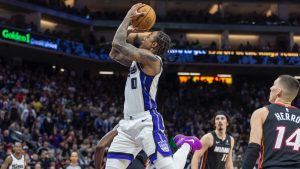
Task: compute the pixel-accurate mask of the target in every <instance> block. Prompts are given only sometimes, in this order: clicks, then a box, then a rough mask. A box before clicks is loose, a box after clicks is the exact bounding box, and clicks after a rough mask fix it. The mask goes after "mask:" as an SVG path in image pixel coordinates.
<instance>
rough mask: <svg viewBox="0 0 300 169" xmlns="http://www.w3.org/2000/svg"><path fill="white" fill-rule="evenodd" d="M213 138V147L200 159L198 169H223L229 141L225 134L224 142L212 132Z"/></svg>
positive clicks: (229, 145)
mask: <svg viewBox="0 0 300 169" xmlns="http://www.w3.org/2000/svg"><path fill="white" fill-rule="evenodd" d="M211 134H212V135H213V137H214V140H213V143H214V144H213V146H211V147H209V148H208V149H207V151H206V152H205V153H204V155H203V156H202V159H201V164H200V169H225V163H226V160H227V157H228V155H229V152H230V147H231V139H230V135H228V134H226V138H225V140H224V141H222V140H221V139H219V138H218V137H217V135H216V133H215V131H212V132H211Z"/></svg>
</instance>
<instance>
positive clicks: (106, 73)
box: [99, 71, 114, 75]
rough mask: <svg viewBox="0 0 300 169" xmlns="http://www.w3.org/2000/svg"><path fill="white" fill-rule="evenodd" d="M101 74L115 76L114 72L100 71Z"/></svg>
mask: <svg viewBox="0 0 300 169" xmlns="http://www.w3.org/2000/svg"><path fill="white" fill-rule="evenodd" d="M99 74H100V75H113V74H114V72H112V71H99Z"/></svg>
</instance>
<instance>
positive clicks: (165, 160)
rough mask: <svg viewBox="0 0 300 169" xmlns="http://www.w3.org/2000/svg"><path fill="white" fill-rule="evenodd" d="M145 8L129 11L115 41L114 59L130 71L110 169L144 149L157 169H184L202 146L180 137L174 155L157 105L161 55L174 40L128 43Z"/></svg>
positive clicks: (159, 35)
mask: <svg viewBox="0 0 300 169" xmlns="http://www.w3.org/2000/svg"><path fill="white" fill-rule="evenodd" d="M141 6H142V4H140V3H139V4H136V5H134V6H133V7H132V8H131V9H130V10H129V11H128V13H127V15H126V17H125V18H124V20H123V22H122V23H121V25H120V26H119V28H118V30H117V32H116V34H115V36H114V39H113V42H112V49H111V52H110V57H111V58H112V59H113V60H115V61H117V62H119V63H121V64H123V65H125V66H128V67H130V70H129V74H128V77H127V81H126V86H125V103H124V119H123V120H121V121H120V123H119V125H120V126H119V128H118V135H117V136H116V137H115V138H114V140H113V142H112V144H111V146H110V148H109V150H108V154H107V163H106V169H125V168H126V167H127V166H128V165H129V164H130V162H131V161H132V160H133V159H134V158H135V157H136V155H137V154H138V153H139V152H140V151H141V150H144V151H145V153H146V154H147V156H148V157H149V158H150V161H151V162H152V163H153V164H154V165H155V167H156V168H157V169H183V168H184V165H185V163H186V158H187V155H188V154H189V152H190V151H192V152H193V151H195V150H199V149H201V147H202V145H201V143H200V140H199V139H197V138H196V137H187V136H183V135H180V136H177V137H175V139H174V140H175V143H176V144H177V145H178V147H180V148H179V149H178V151H177V152H176V153H175V154H174V155H173V153H172V152H171V149H170V147H169V144H168V140H167V139H166V137H165V135H164V130H165V127H164V122H163V118H162V116H161V114H160V113H159V112H158V111H157V110H156V102H155V97H156V91H157V85H158V80H159V77H160V75H161V73H162V60H161V58H160V56H163V55H164V54H165V53H166V52H167V51H168V49H169V47H170V43H171V39H170V37H169V36H168V35H167V34H165V33H164V32H162V31H155V32H152V33H150V34H149V35H148V36H147V37H145V38H144V40H143V41H142V44H141V46H140V47H139V48H136V47H134V46H133V45H131V44H129V43H127V42H126V39H127V35H128V33H130V32H128V30H133V31H136V29H135V28H133V27H132V26H131V25H130V22H131V20H133V19H136V18H137V17H139V16H141V15H144V14H143V13H138V12H137V9H138V8H140V7H141ZM137 31H139V30H137ZM172 156H173V157H172Z"/></svg>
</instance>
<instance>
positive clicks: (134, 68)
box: [129, 65, 137, 74]
mask: <svg viewBox="0 0 300 169" xmlns="http://www.w3.org/2000/svg"><path fill="white" fill-rule="evenodd" d="M136 70H137V69H136V66H135V65H134V66H133V67H130V70H129V72H130V74H134V73H135V72H136Z"/></svg>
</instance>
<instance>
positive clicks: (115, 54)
mask: <svg viewBox="0 0 300 169" xmlns="http://www.w3.org/2000/svg"><path fill="white" fill-rule="evenodd" d="M109 57H110V58H111V59H112V60H114V61H116V62H119V63H120V64H122V65H124V66H127V67H130V66H131V63H132V60H129V59H127V58H126V57H124V55H123V54H122V53H120V51H118V50H117V49H116V48H114V47H112V48H111V51H110V53H109Z"/></svg>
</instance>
